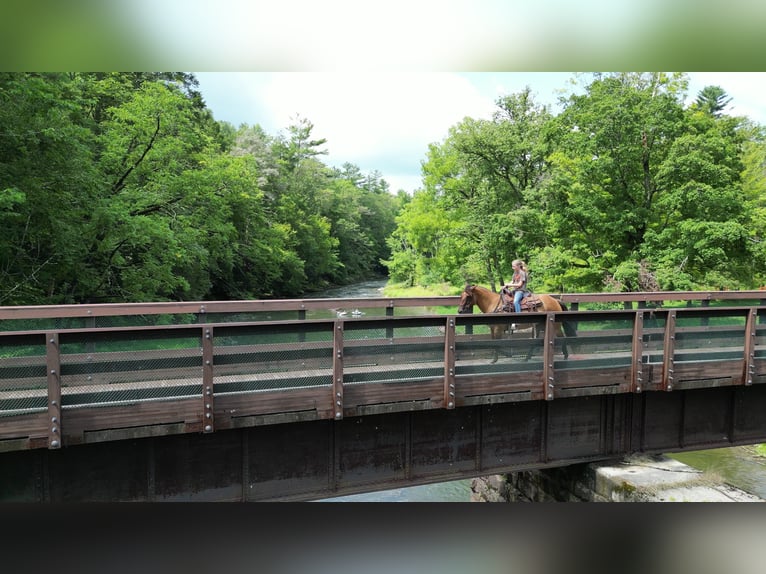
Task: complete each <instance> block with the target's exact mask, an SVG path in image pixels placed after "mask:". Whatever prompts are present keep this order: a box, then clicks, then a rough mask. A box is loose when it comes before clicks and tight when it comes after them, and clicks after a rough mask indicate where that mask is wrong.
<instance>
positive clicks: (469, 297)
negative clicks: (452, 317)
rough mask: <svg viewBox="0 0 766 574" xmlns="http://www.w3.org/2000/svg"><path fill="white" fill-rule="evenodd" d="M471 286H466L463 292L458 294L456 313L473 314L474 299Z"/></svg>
mask: <svg viewBox="0 0 766 574" xmlns="http://www.w3.org/2000/svg"><path fill="white" fill-rule="evenodd" d="M473 288H474V286H473V285H466V286H465V289H464V290H463V292H462V293H461V294H460V303H458V306H457V312H458V313H459V314H460V315H462V314H464V313H473V305H474V297H473Z"/></svg>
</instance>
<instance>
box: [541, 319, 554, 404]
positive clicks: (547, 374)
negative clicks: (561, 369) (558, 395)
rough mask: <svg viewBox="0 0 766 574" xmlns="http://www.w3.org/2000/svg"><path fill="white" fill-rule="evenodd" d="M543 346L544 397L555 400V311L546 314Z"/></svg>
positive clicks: (547, 399)
mask: <svg viewBox="0 0 766 574" xmlns="http://www.w3.org/2000/svg"><path fill="white" fill-rule="evenodd" d="M544 339H545V343H544V347H543V397H544V398H545V400H546V401H551V400H553V396H554V393H555V381H554V374H553V357H554V355H555V344H556V317H555V315H554V314H553V313H546V315H545V333H544Z"/></svg>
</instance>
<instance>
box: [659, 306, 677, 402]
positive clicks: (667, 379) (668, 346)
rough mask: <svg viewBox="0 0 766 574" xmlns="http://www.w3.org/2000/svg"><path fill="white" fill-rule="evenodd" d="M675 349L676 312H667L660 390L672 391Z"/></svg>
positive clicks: (671, 310)
mask: <svg viewBox="0 0 766 574" xmlns="http://www.w3.org/2000/svg"><path fill="white" fill-rule="evenodd" d="M675 348H676V310H675V309H670V310H669V311H668V318H667V320H666V322H665V341H664V345H663V356H662V388H663V389H664V390H666V391H672V390H673V371H674V367H673V355H674V354H675Z"/></svg>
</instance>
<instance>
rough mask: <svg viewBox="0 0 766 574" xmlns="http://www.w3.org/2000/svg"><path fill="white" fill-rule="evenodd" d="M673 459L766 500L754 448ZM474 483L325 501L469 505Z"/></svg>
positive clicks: (367, 291)
mask: <svg viewBox="0 0 766 574" xmlns="http://www.w3.org/2000/svg"><path fill="white" fill-rule="evenodd" d="M386 282H387V281H386V280H385V279H380V280H374V281H365V282H363V283H357V284H355V285H349V286H347V287H338V288H334V289H328V290H326V291H322V292H321V293H316V294H311V295H307V297H316V298H339V299H343V298H374V297H383V287H385V285H386ZM668 456H671V457H672V458H674V459H676V460H678V461H680V462H682V463H684V464H687V465H689V466H691V467H693V468H697V469H699V470H702V471H705V472H710V473H714V474H717V475H718V476H719V477H720V478H721V479H722V480H723V481H724V482H726V483H728V484H731V485H732V486H735V487H737V488H739V489H741V490H744V491H745V492H749V493H751V494H754V495H756V496H759V497H761V498H763V499H766V457H762V456H759V455H757V454H756V452H755V448H754V447H748V446H739V447H731V448H718V449H711V450H701V451H694V452H686V453H677V454H669V455H668ZM470 498H471V481H470V479H466V480H457V481H453V482H441V483H437V484H426V485H421V486H411V487H407V488H395V489H393V490H384V491H380V492H370V493H364V494H352V495H349V496H340V497H336V498H328V499H325V501H326V502H468V501H470Z"/></svg>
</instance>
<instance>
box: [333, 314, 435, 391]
mask: <svg viewBox="0 0 766 574" xmlns="http://www.w3.org/2000/svg"><path fill="white" fill-rule="evenodd" d="M344 343H345V347H344V350H343V357H344V362H343V382H344V384H345V383H348V384H359V383H369V382H417V381H421V380H424V379H433V378H434V377H442V376H444V327H443V325H440V324H433V325H428V324H419V325H407V326H402V327H397V328H392V327H377V326H369V327H362V328H359V327H356V326H353V325H347V326H346V330H345V333H344Z"/></svg>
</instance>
